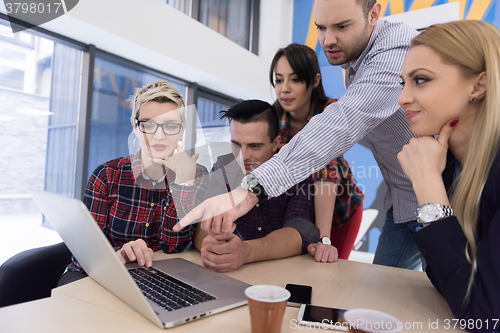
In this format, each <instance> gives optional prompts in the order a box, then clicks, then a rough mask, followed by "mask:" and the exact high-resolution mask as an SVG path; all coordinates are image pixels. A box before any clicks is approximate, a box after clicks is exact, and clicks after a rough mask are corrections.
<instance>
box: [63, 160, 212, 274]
mask: <svg viewBox="0 0 500 333" xmlns="http://www.w3.org/2000/svg"><path fill="white" fill-rule="evenodd" d="M207 173H208V172H207V170H206V168H205V167H203V166H201V165H197V166H196V180H195V184H194V185H193V186H184V185H178V184H175V183H172V182H171V183H170V184H169V183H168V181H165V180H166V179H167V180H168V179H175V173H174V172H173V171H172V170H170V169H167V173H166V175H165V176H164V177H162V179H159V180H151V179H149V178H148V177H147V176H146V175H145V174H144V170H143V167H142V162H141V160H140V152H138V153H137V154H136V155H134V156H127V157H122V158H117V159H114V160H111V161H109V162H106V163H104V164H102V165H100V166H99V167H97V169H95V171H94V172H93V173H92V175H91V176H90V179H89V182H88V183H87V188H86V190H85V196H84V198H83V202H84V203H85V205H86V206H87V208H88V209H89V211H90V213H91V214H92V216H93V217H94V219H95V220H96V221H97V224H98V225H99V227H100V228H101V229H102V231H103V232H104V234H105V235H106V237H107V238H108V240H109V241H110V243H111V245H112V246H113V247H114V248H115V249H116V250H118V249H119V248H121V247H122V246H123V245H124V244H125V243H128V242H130V241H133V240H137V239H139V238H141V239H143V240H144V241H145V242H146V244H147V245H148V247H149V248H151V249H152V250H153V251H158V250H160V248H161V249H163V251H164V252H166V253H175V252H180V251H182V250H183V249H184V248H185V247H186V245H187V244H189V242H190V241H191V240H192V238H193V235H194V232H195V230H196V225H190V226H188V227H186V228H185V229H184V230H182V231H180V232H178V233H177V232H173V231H171V229H172V227H173V226H174V225H175V224H176V223H177V219H178V218H179V219H180V218H182V217H183V216H184V215H185V214H187V213H188V212H189V211H190V210H191V209H192V208H193V207H195V206H196V205H197V204H198V203H200V202H201V200H203V198H204V197H205V193H206V189H207V184H206V182H205V181H206V178H205V177H202V176H203V175H206V174H207ZM72 261H73V262H72V263H71V264H70V265H69V266H68V270H70V271H80V272H83V269H82V267H81V266H80V264H79V263H78V261H77V260H76V259H75V258H74V257H73V259H72Z"/></svg>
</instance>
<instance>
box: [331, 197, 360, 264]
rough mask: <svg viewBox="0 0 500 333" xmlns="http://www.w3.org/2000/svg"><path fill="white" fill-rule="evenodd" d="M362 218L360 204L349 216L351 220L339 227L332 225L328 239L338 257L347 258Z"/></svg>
mask: <svg viewBox="0 0 500 333" xmlns="http://www.w3.org/2000/svg"><path fill="white" fill-rule="evenodd" d="M362 218H363V205H361V206H360V207H359V208H358V210H357V211H356V213H354V215H353V216H352V217H351V220H350V221H349V222H347V223H345V224H343V225H341V226H340V227H333V228H332V231H331V234H330V240H331V242H332V245H333V246H335V247H336V248H337V250H338V252H339V259H346V260H347V259H349V254H351V251H352V248H353V247H354V241H355V240H356V236H357V235H358V232H359V227H360V225H361V220H362Z"/></svg>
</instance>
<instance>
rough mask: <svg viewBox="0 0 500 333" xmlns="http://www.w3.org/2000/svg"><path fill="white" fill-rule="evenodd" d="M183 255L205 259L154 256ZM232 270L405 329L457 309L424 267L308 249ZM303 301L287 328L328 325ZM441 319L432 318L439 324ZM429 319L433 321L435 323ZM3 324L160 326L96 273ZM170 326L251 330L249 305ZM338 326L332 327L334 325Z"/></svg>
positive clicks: (9, 328)
mask: <svg viewBox="0 0 500 333" xmlns="http://www.w3.org/2000/svg"><path fill="white" fill-rule="evenodd" d="M173 257H182V258H185V259H187V260H190V261H192V262H195V263H197V264H201V259H200V255H199V253H198V252H197V251H196V250H194V249H190V250H189V251H185V252H183V253H180V254H174V255H167V254H164V253H157V255H156V256H155V260H160V259H166V258H173ZM227 275H229V276H231V277H234V278H236V279H239V280H242V281H244V282H247V283H249V284H253V285H255V284H273V285H277V286H282V287H284V286H285V285H286V284H287V283H295V284H306V285H311V286H312V287H313V293H312V304H315V305H320V306H328V307H335V308H341V309H353V308H371V309H376V310H380V311H384V312H387V313H389V314H391V315H393V316H395V317H397V318H398V319H399V320H401V322H403V324H404V325H405V326H406V327H405V329H403V331H402V332H444V331H445V332H461V331H460V330H453V329H446V330H445V329H444V324H445V320H446V319H448V320H450V319H452V318H453V315H452V313H451V311H450V310H449V308H448V306H447V304H446V302H445V301H444V299H443V298H442V297H441V296H440V295H439V293H438V292H437V291H436V290H435V289H434V287H433V286H432V285H431V283H430V282H429V280H428V279H427V276H426V275H425V273H423V272H416V271H410V270H405V269H398V268H392V267H384V266H379V265H372V264H364V263H359V262H353V261H346V260H339V261H337V262H335V263H330V264H326V263H316V262H315V261H314V260H313V258H312V257H311V256H309V255H302V256H296V257H292V258H287V259H281V260H273V261H266V262H259V263H253V264H248V265H245V266H243V267H242V268H240V269H239V270H238V271H236V272H231V273H227ZM297 314H298V308H292V307H287V309H286V312H285V318H284V321H283V328H282V332H296V331H306V332H309V331H325V330H320V329H306V328H305V327H303V326H302V327H299V326H298V325H297V322H296V320H295V319H296V318H297ZM436 324H437V325H438V326H435V325H436ZM430 325H431V326H430ZM0 332H6V333H7V332H8V333H11V332H34V333H35V332H36V333H38V332H65V333H66V332H67V333H73V332H86V333H87V332H88V333H94V332H106V333H109V332H120V333H122V332H134V333H143V332H163V330H162V329H160V328H158V327H156V326H155V325H153V324H152V323H151V322H149V321H148V320H147V319H145V318H144V317H142V316H141V315H140V314H138V313H137V312H135V311H134V310H133V309H132V308H130V307H129V306H128V305H126V304H125V303H123V302H122V301H121V300H119V299H118V298H117V297H115V296H114V295H113V294H111V293H109V292H108V291H107V290H106V289H104V288H103V287H101V286H100V285H99V284H98V283H96V282H95V281H94V280H92V279H91V278H85V279H83V280H80V281H77V282H75V283H72V284H69V285H66V286H63V287H59V288H56V289H54V290H53V291H52V297H49V298H46V299H43V300H38V301H34V302H29V303H23V304H18V305H14V306H10V307H6V308H1V309H0ZM168 332H207V333H209V332H217V333H224V332H231V333H232V332H250V317H249V313H248V307H247V306H243V307H239V308H236V309H233V310H229V311H226V312H223V313H221V314H217V315H213V316H210V317H207V318H204V319H201V320H198V321H195V322H192V323H188V324H185V325H181V326H178V327H175V328H171V329H168ZM332 332H335V331H332Z"/></svg>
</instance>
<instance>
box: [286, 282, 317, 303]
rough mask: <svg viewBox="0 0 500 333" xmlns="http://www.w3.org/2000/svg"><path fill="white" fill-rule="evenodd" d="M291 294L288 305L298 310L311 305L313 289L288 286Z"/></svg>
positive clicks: (298, 285) (299, 285)
mask: <svg viewBox="0 0 500 333" xmlns="http://www.w3.org/2000/svg"><path fill="white" fill-rule="evenodd" d="M285 288H286V289H287V290H288V291H289V292H290V294H291V296H290V298H289V299H288V305H289V306H294V307H296V308H298V307H300V306H301V305H302V304H311V294H312V287H311V286H304V285H301V284H291V283H289V284H287V285H286V287H285Z"/></svg>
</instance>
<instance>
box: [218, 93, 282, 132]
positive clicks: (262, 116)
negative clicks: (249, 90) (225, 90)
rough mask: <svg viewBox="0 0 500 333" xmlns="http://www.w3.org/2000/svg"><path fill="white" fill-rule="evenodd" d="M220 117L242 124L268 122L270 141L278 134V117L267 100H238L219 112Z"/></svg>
mask: <svg viewBox="0 0 500 333" xmlns="http://www.w3.org/2000/svg"><path fill="white" fill-rule="evenodd" d="M220 114H221V116H220V119H224V118H226V119H227V120H229V123H231V121H233V120H236V121H238V122H240V123H242V124H247V123H254V122H258V121H263V122H266V123H267V124H268V127H269V129H268V134H269V139H270V140H271V142H272V141H273V140H274V139H276V137H277V136H278V134H279V126H280V125H279V119H278V113H277V112H276V110H275V109H274V108H273V106H272V105H271V104H269V103H267V102H264V101H261V100H258V99H250V100H246V101H242V102H239V103H238V104H235V105H233V106H231V107H230V108H229V109H227V110H223V111H221V112H220Z"/></svg>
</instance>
